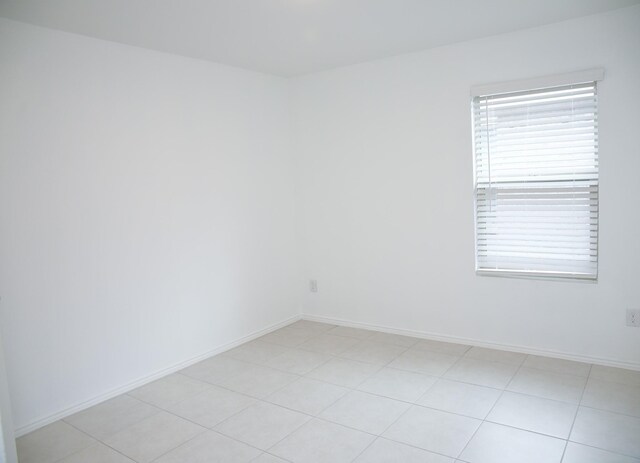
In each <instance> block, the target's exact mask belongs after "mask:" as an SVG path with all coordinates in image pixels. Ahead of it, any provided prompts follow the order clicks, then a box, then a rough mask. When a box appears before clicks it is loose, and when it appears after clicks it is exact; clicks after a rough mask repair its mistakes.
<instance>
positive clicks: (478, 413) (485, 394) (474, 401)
mask: <svg viewBox="0 0 640 463" xmlns="http://www.w3.org/2000/svg"><path fill="white" fill-rule="evenodd" d="M500 394H502V391H501V390H498V389H493V388H490V387H485V386H477V385H475V384H467V383H460V382H457V381H450V380H446V379H440V380H438V382H437V383H436V384H435V385H434V386H433V387H432V388H430V389H429V390H428V391H427V392H426V393H425V394H424V395H423V396H422V397H421V398H420V399H419V400H418V401H417V403H418V404H419V405H424V406H425V407H430V408H436V409H438V410H444V411H447V412H451V413H457V414H459V415H466V416H470V417H472V418H479V419H484V418H485V417H486V416H487V414H488V413H489V411H490V410H491V408H492V407H493V406H494V404H495V403H496V401H497V400H498V397H500Z"/></svg>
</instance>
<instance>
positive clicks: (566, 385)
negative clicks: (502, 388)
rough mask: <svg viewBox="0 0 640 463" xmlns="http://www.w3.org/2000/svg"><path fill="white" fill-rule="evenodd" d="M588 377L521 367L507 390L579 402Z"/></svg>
mask: <svg viewBox="0 0 640 463" xmlns="http://www.w3.org/2000/svg"><path fill="white" fill-rule="evenodd" d="M586 382H587V378H583V377H580V376H574V375H565V374H561V373H553V372H551V371H542V370H536V369H534V368H524V367H523V368H520V371H518V373H517V374H516V376H515V377H514V378H513V380H512V381H511V383H510V384H509V385H508V386H507V390H509V391H512V392H520V393H523V394H529V395H535V396H538V397H544V398H545V399H553V400H560V401H562V402H570V403H574V404H577V403H578V402H579V401H580V397H581V396H582V391H583V390H584V386H585V384H586Z"/></svg>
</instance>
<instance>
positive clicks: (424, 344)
mask: <svg viewBox="0 0 640 463" xmlns="http://www.w3.org/2000/svg"><path fill="white" fill-rule="evenodd" d="M414 347H415V348H416V349H424V350H428V351H431V352H438V353H440V354H448V355H455V356H457V357H459V356H461V355H464V353H465V352H467V351H468V350H469V349H471V346H467V345H466V344H456V343H453V342H443V341H434V340H431V339H422V340H420V341H419V342H418V343H417V344H416V345H415V346H414Z"/></svg>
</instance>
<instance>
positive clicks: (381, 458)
mask: <svg viewBox="0 0 640 463" xmlns="http://www.w3.org/2000/svg"><path fill="white" fill-rule="evenodd" d="M354 463H453V459H452V458H449V457H445V456H442V455H438V454H437V453H432V452H428V451H426V450H422V449H418V448H416V447H410V446H408V445H405V444H401V443H400V442H394V441H391V440H388V439H383V438H382V437H379V438H377V439H376V441H375V442H374V443H373V444H371V445H370V446H369V447H367V449H366V450H365V451H364V452H362V454H361V455H360V456H359V457H358V458H356V459H355V460H354Z"/></svg>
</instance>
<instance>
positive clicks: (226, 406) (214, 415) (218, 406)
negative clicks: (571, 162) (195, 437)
mask: <svg viewBox="0 0 640 463" xmlns="http://www.w3.org/2000/svg"><path fill="white" fill-rule="evenodd" d="M255 402H256V399H253V398H251V397H249V396H246V395H243V394H238V393H236V392H233V391H228V390H226V389H222V388H219V387H213V388H211V389H208V390H206V391H204V392H201V393H200V394H198V395H195V396H193V397H190V398H188V399H186V400H183V401H182V402H178V403H177V404H174V405H172V406H170V407H169V408H168V409H167V410H168V411H170V412H171V413H173V414H175V415H178V416H180V417H182V418H184V419H187V420H189V421H193V422H194V423H197V424H199V425H200V426H204V427H205V428H212V427H214V426H215V425H217V424H218V423H220V422H222V421H224V420H226V419H227V418H229V417H230V416H233V415H235V414H236V413H238V412H241V411H242V410H244V409H245V408H247V407H249V406H250V405H253V404H254V403H255Z"/></svg>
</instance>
